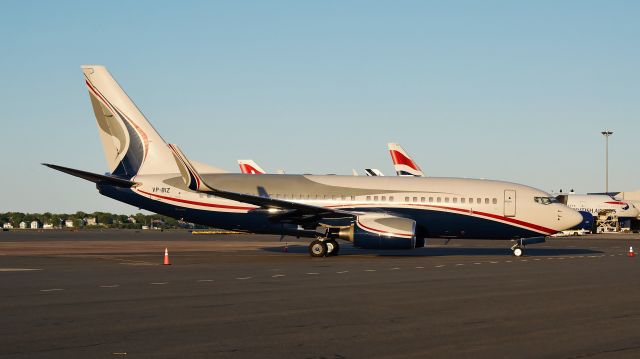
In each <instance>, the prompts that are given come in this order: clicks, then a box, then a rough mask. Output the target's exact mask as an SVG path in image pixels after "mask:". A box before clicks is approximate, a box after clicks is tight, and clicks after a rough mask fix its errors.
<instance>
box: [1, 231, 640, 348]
mask: <svg viewBox="0 0 640 359" xmlns="http://www.w3.org/2000/svg"><path fill="white" fill-rule="evenodd" d="M307 244H308V241H307V240H303V239H295V238H290V237H285V238H284V239H283V240H282V241H279V237H277V236H257V235H199V236H195V235H192V234H190V233H188V232H186V231H164V232H160V231H132V230H105V231H75V232H71V231H57V230H48V231H39V232H38V231H28V230H25V231H16V230H14V231H8V232H0V358H515V357H517V358H638V357H640V286H639V285H638V282H637V280H638V277H639V274H640V270H639V268H640V257H638V256H636V257H632V258H630V257H628V256H627V253H628V251H629V246H633V247H634V249H638V247H639V246H640V236H639V235H637V234H605V235H590V236H583V237H570V238H551V239H549V240H548V241H547V242H546V243H543V244H538V245H533V246H529V247H527V249H526V251H525V256H524V257H520V258H516V257H514V256H512V255H511V254H510V253H511V252H510V250H509V249H508V248H509V246H510V243H509V242H508V241H488V240H482V241H480V240H452V241H450V242H448V243H447V242H446V241H444V240H439V239H438V240H427V247H425V248H421V249H417V250H406V251H382V250H380V251H373V250H360V249H356V248H353V247H351V246H350V245H349V244H348V243H346V242H341V254H340V256H337V257H329V258H310V257H309V255H308V254H307V249H306V246H307ZM285 245H286V251H285ZM165 247H168V249H169V254H170V259H171V262H172V265H170V266H164V265H162V260H163V254H164V248H165Z"/></svg>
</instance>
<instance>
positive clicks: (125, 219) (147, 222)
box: [0, 211, 193, 229]
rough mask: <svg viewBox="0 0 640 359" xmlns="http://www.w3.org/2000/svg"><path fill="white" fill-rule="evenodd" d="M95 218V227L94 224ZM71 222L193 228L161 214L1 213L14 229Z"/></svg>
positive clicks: (1, 220)
mask: <svg viewBox="0 0 640 359" xmlns="http://www.w3.org/2000/svg"><path fill="white" fill-rule="evenodd" d="M93 218H95V225H94V224H93V220H92V219H93ZM68 220H71V221H72V222H73V227H74V228H78V227H102V228H125V229H126V228H130V229H140V228H142V226H148V227H158V228H166V229H170V228H193V225H192V224H191V223H185V222H183V221H179V220H177V219H175V218H171V217H167V216H162V215H159V214H149V215H147V214H142V213H136V214H132V215H124V214H115V213H109V212H91V213H87V212H82V211H78V212H76V213H71V214H69V213H51V212H45V213H23V212H4V213H0V226H1V225H3V224H5V223H11V224H12V225H13V227H14V228H18V226H19V225H20V222H25V223H27V226H29V224H30V223H31V222H32V221H39V222H40V223H42V224H51V225H53V227H55V228H59V227H65V226H66V222H67V221H68Z"/></svg>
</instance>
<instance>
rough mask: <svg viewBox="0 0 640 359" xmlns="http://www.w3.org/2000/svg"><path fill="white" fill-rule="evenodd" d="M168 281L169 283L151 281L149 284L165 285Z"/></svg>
mask: <svg viewBox="0 0 640 359" xmlns="http://www.w3.org/2000/svg"><path fill="white" fill-rule="evenodd" d="M167 283H169V282H151V283H149V284H152V285H164V284H167Z"/></svg>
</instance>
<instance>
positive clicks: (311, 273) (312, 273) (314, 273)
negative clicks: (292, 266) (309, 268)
mask: <svg viewBox="0 0 640 359" xmlns="http://www.w3.org/2000/svg"><path fill="white" fill-rule="evenodd" d="M307 274H308V275H318V274H320V273H316V272H309V273H307Z"/></svg>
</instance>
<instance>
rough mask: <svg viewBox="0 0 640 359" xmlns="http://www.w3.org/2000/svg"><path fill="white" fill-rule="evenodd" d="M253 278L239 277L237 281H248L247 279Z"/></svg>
mask: <svg viewBox="0 0 640 359" xmlns="http://www.w3.org/2000/svg"><path fill="white" fill-rule="evenodd" d="M251 278H253V277H238V278H236V279H237V280H247V279H251Z"/></svg>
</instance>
